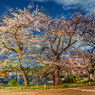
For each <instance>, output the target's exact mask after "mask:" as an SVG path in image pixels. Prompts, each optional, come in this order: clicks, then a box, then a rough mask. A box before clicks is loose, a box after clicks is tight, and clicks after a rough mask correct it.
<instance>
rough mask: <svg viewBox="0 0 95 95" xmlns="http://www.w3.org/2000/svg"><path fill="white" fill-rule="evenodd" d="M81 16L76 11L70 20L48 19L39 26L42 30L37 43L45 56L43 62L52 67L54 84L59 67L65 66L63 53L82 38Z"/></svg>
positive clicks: (57, 78) (57, 76)
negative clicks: (42, 32) (42, 33)
mask: <svg viewBox="0 0 95 95" xmlns="http://www.w3.org/2000/svg"><path fill="white" fill-rule="evenodd" d="M82 18H83V16H82V15H81V14H79V13H76V15H73V16H72V17H71V18H70V20H65V18H64V17H61V18H60V19H53V20H52V19H50V20H48V21H47V22H46V23H45V24H41V25H40V26H39V27H40V28H42V29H43V31H44V35H43V36H42V39H41V42H40V44H39V45H40V48H42V53H43V55H44V56H46V58H45V60H43V63H44V64H49V66H50V68H52V77H53V81H54V83H55V85H58V84H59V73H60V71H61V68H66V67H67V66H65V65H66V57H64V56H63V55H65V53H66V52H67V53H68V54H69V51H71V50H72V46H76V45H77V44H78V42H80V41H81V40H82V36H83V34H84V33H85V30H83V31H81V29H82V28H83V27H84V26H83V25H81V23H82V21H81V19H82ZM62 56H63V57H62ZM68 66H69V65H68Z"/></svg>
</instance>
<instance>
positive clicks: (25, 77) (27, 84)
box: [22, 71, 29, 88]
mask: <svg viewBox="0 0 95 95" xmlns="http://www.w3.org/2000/svg"><path fill="white" fill-rule="evenodd" d="M22 76H23V78H24V82H25V83H24V84H25V87H26V88H27V87H28V86H29V82H28V79H27V76H26V74H25V72H24V71H23V72H22Z"/></svg>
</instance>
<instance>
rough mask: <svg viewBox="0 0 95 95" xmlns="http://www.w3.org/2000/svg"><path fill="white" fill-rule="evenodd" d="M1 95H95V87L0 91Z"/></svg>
mask: <svg viewBox="0 0 95 95" xmlns="http://www.w3.org/2000/svg"><path fill="white" fill-rule="evenodd" d="M0 95H95V86H88V87H81V88H64V89H50V90H0Z"/></svg>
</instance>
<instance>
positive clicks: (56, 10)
mask: <svg viewBox="0 0 95 95" xmlns="http://www.w3.org/2000/svg"><path fill="white" fill-rule="evenodd" d="M31 2H33V3H34V6H36V5H39V8H41V7H42V6H43V8H44V9H45V12H46V13H49V15H51V16H53V17H60V16H64V17H65V18H68V17H70V16H71V15H72V14H73V13H74V12H77V11H79V12H80V13H82V14H83V15H84V14H85V13H87V12H92V11H93V10H95V0H0V15H2V14H3V13H4V11H7V9H8V8H13V9H16V7H18V8H20V9H23V8H24V7H27V6H28V4H29V3H31ZM78 9H79V10H78Z"/></svg>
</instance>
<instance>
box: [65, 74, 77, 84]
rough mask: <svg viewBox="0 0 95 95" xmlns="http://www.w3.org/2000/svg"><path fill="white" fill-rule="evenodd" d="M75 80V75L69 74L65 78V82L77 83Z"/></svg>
mask: <svg viewBox="0 0 95 95" xmlns="http://www.w3.org/2000/svg"><path fill="white" fill-rule="evenodd" d="M75 81H76V79H75V78H74V76H68V77H67V78H65V80H64V82H65V83H75Z"/></svg>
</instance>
